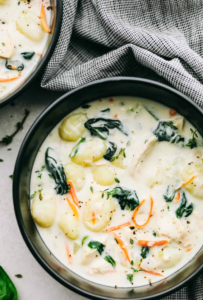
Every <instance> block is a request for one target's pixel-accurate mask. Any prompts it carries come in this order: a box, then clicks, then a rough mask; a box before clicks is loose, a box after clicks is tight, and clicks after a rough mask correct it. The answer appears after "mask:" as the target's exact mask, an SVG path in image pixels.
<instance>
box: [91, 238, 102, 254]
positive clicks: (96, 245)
mask: <svg viewBox="0 0 203 300" xmlns="http://www.w3.org/2000/svg"><path fill="white" fill-rule="evenodd" d="M87 246H88V247H89V248H90V249H97V251H98V252H99V254H100V255H101V254H102V252H103V251H104V247H105V245H104V244H102V243H100V242H97V241H91V242H89V244H88V245H87Z"/></svg>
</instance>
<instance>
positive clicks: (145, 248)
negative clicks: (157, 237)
mask: <svg viewBox="0 0 203 300" xmlns="http://www.w3.org/2000/svg"><path fill="white" fill-rule="evenodd" d="M148 253H149V247H142V248H141V256H142V258H146V257H147V254H148Z"/></svg>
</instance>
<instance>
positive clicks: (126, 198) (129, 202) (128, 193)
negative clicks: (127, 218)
mask: <svg viewBox="0 0 203 300" xmlns="http://www.w3.org/2000/svg"><path fill="white" fill-rule="evenodd" d="M106 193H107V199H108V198H109V196H112V197H113V198H116V199H117V200H118V203H119V205H120V207H121V209H122V210H124V209H125V208H126V206H127V207H128V208H129V209H130V210H134V209H135V208H136V207H137V206H138V205H139V198H138V196H137V193H136V191H135V190H129V189H127V188H124V187H123V188H122V187H120V186H118V187H115V188H114V189H113V190H111V191H106Z"/></svg>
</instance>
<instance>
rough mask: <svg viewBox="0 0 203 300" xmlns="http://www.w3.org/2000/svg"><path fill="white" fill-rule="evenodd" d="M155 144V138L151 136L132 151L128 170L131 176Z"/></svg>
mask: <svg viewBox="0 0 203 300" xmlns="http://www.w3.org/2000/svg"><path fill="white" fill-rule="evenodd" d="M156 142H157V137H156V136H154V135H151V136H150V137H148V138H146V139H145V142H144V143H143V142H142V143H140V144H139V145H138V147H136V150H135V151H134V156H133V160H132V167H131V169H130V174H131V176H133V175H134V174H135V171H136V170H137V169H138V168H139V166H140V163H141V162H142V161H143V160H144V159H145V158H146V156H147V155H148V154H149V152H150V151H151V150H152V148H153V146H154V145H155V144H156Z"/></svg>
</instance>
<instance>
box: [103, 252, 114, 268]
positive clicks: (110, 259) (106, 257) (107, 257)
mask: <svg viewBox="0 0 203 300" xmlns="http://www.w3.org/2000/svg"><path fill="white" fill-rule="evenodd" d="M104 259H105V260H106V261H107V262H108V263H110V264H111V265H112V267H113V268H115V266H116V262H115V260H114V259H113V257H112V256H111V255H107V256H105V257H104Z"/></svg>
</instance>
